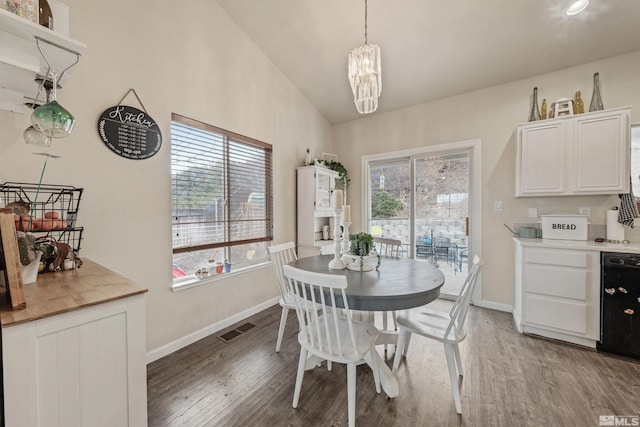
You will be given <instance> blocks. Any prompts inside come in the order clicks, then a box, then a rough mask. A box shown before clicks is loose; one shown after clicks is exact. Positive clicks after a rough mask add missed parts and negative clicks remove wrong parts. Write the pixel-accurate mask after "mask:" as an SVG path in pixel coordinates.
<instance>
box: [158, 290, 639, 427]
mask: <svg viewBox="0 0 640 427" xmlns="http://www.w3.org/2000/svg"><path fill="white" fill-rule="evenodd" d="M449 304H450V302H448V301H440V300H439V301H437V302H435V303H434V304H433V305H434V306H437V307H439V308H442V309H446V308H447V306H448V305H449ZM280 313H281V309H280V306H274V307H272V308H269V309H267V310H265V311H263V312H261V313H258V314H256V315H254V316H252V317H250V318H248V319H246V320H245V321H243V322H240V323H239V324H238V325H235V326H234V327H237V326H240V325H241V324H244V323H246V322H251V323H254V324H255V325H256V326H255V327H254V328H251V329H249V330H247V331H245V332H243V333H242V334H240V335H238V336H237V337H235V338H233V339H231V340H230V341H229V342H224V341H223V340H222V339H220V338H219V336H220V335H222V334H223V333H225V332H227V331H228V330H225V331H221V332H220V333H219V334H216V335H215V336H210V337H207V338H205V339H202V340H200V341H198V342H196V343H194V344H192V345H190V346H188V347H186V348H184V349H181V350H179V351H177V352H175V353H173V354H171V355H169V356H166V357H164V358H162V359H160V360H157V361H156V362H154V363H152V364H150V365H148V367H147V374H148V375H147V378H148V379H147V384H148V391H147V393H148V410H149V426H151V427H156V426H163V427H164V426H190V427H191V426H346V425H347V398H346V393H347V385H346V369H345V367H344V365H336V364H334V366H333V370H332V371H327V369H326V367H325V366H324V365H323V366H322V367H320V368H316V369H313V370H310V371H307V372H306V374H305V377H304V381H303V383H302V392H301V395H300V403H299V405H298V408H297V409H294V408H292V407H291V402H292V398H293V388H294V383H295V377H296V367H297V361H298V355H299V347H298V343H297V338H296V332H297V320H296V317H295V313H294V312H290V313H289V319H288V322H287V329H286V331H285V337H284V341H283V343H282V348H281V351H280V353H276V352H275V343H276V336H277V331H278V322H279V320H280ZM467 322H468V331H469V336H468V337H467V340H466V341H465V342H463V343H462V344H461V348H460V350H461V354H462V360H463V367H464V373H465V376H464V379H463V381H462V389H461V396H462V411H463V415H458V414H456V412H455V407H454V404H453V398H452V396H451V389H450V384H449V377H448V374H447V369H446V362H445V358H444V351H443V348H442V347H441V344H439V343H437V342H434V341H430V340H427V339H425V338H423V337H419V336H414V337H413V339H412V340H411V347H410V348H409V352H408V355H407V358H406V359H405V360H403V362H402V363H401V365H400V368H399V370H398V374H397V375H398V381H399V384H400V395H399V396H398V397H397V398H395V399H387V398H386V396H385V395H384V393H382V394H376V393H375V387H374V384H373V376H372V374H371V371H370V370H369V369H368V368H367V367H366V366H359V367H358V372H357V386H356V387H357V388H356V396H357V397H356V399H357V403H356V412H357V421H356V424H357V425H360V426H532V427H533V426H535V427H538V426H561V425H562V426H598V424H599V415H640V361H638V360H634V359H629V358H624V357H620V356H614V355H609V354H606V353H598V352H595V351H593V350H588V349H584V348H581V347H576V346H572V345H567V344H564V343H559V342H554V341H550V340H546V339H541V338H536V337H532V336H526V335H521V334H519V333H518V332H517V331H516V330H515V327H514V324H513V319H512V317H511V315H510V314H509V313H503V312H498V311H493V310H487V309H481V308H477V307H472V308H471V310H470V312H469V318H468V319H467ZM234 327H232V328H229V329H234ZM379 351H380V352H381V354H383V348H382V347H380V348H379ZM392 358H393V348H392V347H390V349H389V353H388V355H387V362H388V363H389V364H390V363H391V360H392Z"/></svg>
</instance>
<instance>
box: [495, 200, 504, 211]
mask: <svg viewBox="0 0 640 427" xmlns="http://www.w3.org/2000/svg"><path fill="white" fill-rule="evenodd" d="M493 210H494V211H495V212H502V200H497V201H494V202H493Z"/></svg>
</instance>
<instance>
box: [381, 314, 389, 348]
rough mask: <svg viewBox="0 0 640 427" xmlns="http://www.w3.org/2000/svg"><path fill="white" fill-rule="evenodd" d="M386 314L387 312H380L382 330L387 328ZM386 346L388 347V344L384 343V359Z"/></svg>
mask: <svg viewBox="0 0 640 427" xmlns="http://www.w3.org/2000/svg"><path fill="white" fill-rule="evenodd" d="M387 314H388V313H387V312H386V311H383V312H382V330H383V331H386V330H387ZM387 347H388V345H387V344H385V345H384V358H385V359H386V358H387Z"/></svg>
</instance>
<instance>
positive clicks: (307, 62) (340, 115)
mask: <svg viewBox="0 0 640 427" xmlns="http://www.w3.org/2000/svg"><path fill="white" fill-rule="evenodd" d="M217 1H218V3H219V4H220V5H221V7H222V8H223V9H224V10H225V11H226V12H227V13H228V14H229V15H230V16H231V18H232V19H234V20H235V22H236V23H237V24H238V25H239V26H240V27H241V28H242V29H243V30H244V31H245V32H246V33H247V34H248V36H249V37H250V38H251V39H252V40H253V41H254V42H255V44H256V45H257V46H258V47H259V48H260V49H261V50H262V51H263V52H265V54H266V55H267V56H269V57H270V58H271V60H272V61H273V62H274V63H275V64H276V66H278V68H279V69H280V70H281V71H282V72H283V73H284V74H285V75H286V76H287V77H288V78H289V79H290V80H291V81H292V82H293V83H294V84H295V85H296V86H297V87H298V88H299V89H300V91H301V92H302V93H303V94H304V95H305V96H306V97H307V99H309V101H310V102H311V103H312V104H314V105H315V106H316V108H317V109H318V110H319V111H320V112H321V113H322V114H323V115H324V116H325V117H326V118H327V120H329V122H331V123H333V124H336V123H342V122H345V121H349V120H353V119H357V118H359V117H361V115H360V114H358V112H357V111H356V109H355V105H354V103H353V95H352V93H351V88H350V86H349V82H348V80H347V56H348V54H349V52H350V51H351V50H352V49H353V48H355V47H358V46H361V45H363V44H364V0H217ZM571 1H572V0H534V1H531V0H529V1H525V0H444V1H443V0H369V1H368V38H369V43H370V44H377V45H379V46H380V49H381V52H382V95H381V97H380V101H379V107H378V111H377V112H376V113H380V112H385V111H392V110H396V109H399V108H403V107H406V106H410V105H415V104H420V103H424V102H428V101H432V100H436V99H441V98H445V97H448V96H453V95H456V94H461V93H465V92H469V91H472V90H476V89H481V88H485V87H489V86H493V85H496V84H501V83H506V82H509V81H514V80H518V79H522V78H526V77H530V76H534V75H537V74H542V73H547V72H551V71H555V70H559V69H563V68H567V67H571V66H575V65H579V64H583V63H586V62H591V61H594V60H598V59H603V58H607V57H611V56H616V55H620V54H623V53H627V52H631V51H635V50H639V49H640V1H639V0H591V4H590V6H589V7H588V9H587V10H586V11H584V12H583V13H581V14H579V15H575V16H568V15H566V13H565V10H566V9H567V7H568V6H569V5H570V3H571ZM376 113H373V114H376Z"/></svg>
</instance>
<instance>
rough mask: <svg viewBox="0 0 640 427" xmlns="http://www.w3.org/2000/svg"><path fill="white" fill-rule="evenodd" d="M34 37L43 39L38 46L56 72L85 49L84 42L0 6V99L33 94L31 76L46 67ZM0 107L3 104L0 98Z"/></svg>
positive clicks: (35, 89) (36, 87) (34, 75)
mask: <svg viewBox="0 0 640 427" xmlns="http://www.w3.org/2000/svg"><path fill="white" fill-rule="evenodd" d="M0 1H2V0H0ZM36 38H40V39H41V40H42V41H44V43H41V44H40V47H41V49H42V50H43V52H44V53H45V55H47V59H48V60H49V62H50V63H51V65H52V67H53V68H54V69H55V70H56V71H58V72H61V71H62V70H64V69H65V68H67V67H68V66H70V65H71V64H73V63H74V62H75V61H76V60H77V57H78V55H82V54H83V53H84V52H85V51H86V49H87V46H86V45H85V44H83V43H81V42H79V41H77V40H74V39H72V38H70V37H68V36H66V35H64V34H61V33H58V32H56V31H53V30H50V29H49V28H46V27H44V26H42V25H38V24H36V23H35V22H31V21H29V20H27V19H25V18H22V17H20V16H18V15H15V14H13V13H10V12H7V11H6V10H3V9H0V89H4V95H5V96H3V91H0V101H1V100H2V99H3V98H10V99H13V94H15V92H18V93H21V94H22V95H23V96H26V97H29V98H31V97H33V96H35V95H36V92H37V90H38V85H37V83H36V82H35V77H36V75H37V74H41V75H44V74H45V73H46V72H47V68H48V67H47V63H46V61H45V60H44V58H43V57H42V55H41V54H40V52H39V51H38V47H37V45H36ZM71 71H72V70H69V71H68V72H67V73H65V76H64V78H63V79H62V80H61V81H60V82H59V84H60V86H63V85H64V83H65V82H66V80H67V79H68V77H69V74H70V72H71ZM5 101H6V99H5ZM0 107H4V104H3V103H2V102H0ZM5 109H10V110H12V111H13V110H14V109H13V108H5Z"/></svg>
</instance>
